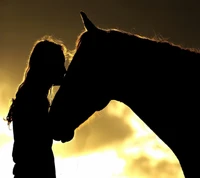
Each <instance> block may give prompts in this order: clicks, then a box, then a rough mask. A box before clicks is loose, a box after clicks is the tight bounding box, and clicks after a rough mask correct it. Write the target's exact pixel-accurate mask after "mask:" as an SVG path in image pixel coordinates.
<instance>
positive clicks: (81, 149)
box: [54, 102, 134, 157]
mask: <svg viewBox="0 0 200 178" xmlns="http://www.w3.org/2000/svg"><path fill="white" fill-rule="evenodd" d="M114 105H115V102H111V103H110V104H109V105H108V106H107V107H106V108H104V109H103V110H102V111H101V112H99V113H98V114H95V118H93V119H91V120H90V121H88V122H87V123H86V124H83V126H81V128H80V129H78V130H77V131H76V134H75V137H74V139H73V140H72V141H70V142H68V143H65V144H64V145H63V146H61V144H55V145H54V150H55V154H56V155H62V156H64V157H65V156H70V155H74V154H84V153H86V152H87V153H89V152H94V151H98V150H101V149H105V148H108V147H112V148H113V147H115V146H116V145H118V144H123V142H124V141H125V140H126V139H128V138H129V137H130V136H132V135H133V134H134V131H133V129H132V127H131V126H130V125H129V124H128V123H127V122H126V120H125V118H123V117H122V116H120V115H116V114H113V113H111V112H109V109H110V107H112V106H114ZM127 110H128V107H124V108H123V113H124V114H126V112H127ZM61 147H62V148H61Z"/></svg>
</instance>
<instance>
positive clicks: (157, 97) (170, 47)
mask: <svg viewBox="0 0 200 178" xmlns="http://www.w3.org/2000/svg"><path fill="white" fill-rule="evenodd" d="M81 16H82V20H83V23H84V27H85V31H84V32H83V33H81V34H80V36H79V37H78V39H77V43H76V51H75V54H74V56H73V59H72V61H71V63H70V65H69V68H68V71H67V75H66V76H65V78H64V81H63V83H62V85H61V87H60V88H59V90H58V92H57V93H56V95H55V97H54V100H53V102H52V106H51V109H50V112H49V117H50V121H51V123H52V125H53V129H54V132H53V138H54V139H55V140H57V141H62V142H66V141H69V140H71V139H72V138H73V136H74V130H75V129H76V128H78V127H79V126H80V125H81V124H82V123H84V122H85V121H86V120H87V119H88V118H89V117H90V116H91V115H92V114H93V113H94V112H95V111H100V110H102V109H103V108H104V107H106V106H107V104H108V103H109V102H110V101H111V100H117V101H119V102H123V103H124V104H126V105H127V106H129V107H130V108H131V109H132V111H134V112H135V113H136V114H137V115H138V116H139V117H140V118H141V119H142V120H143V121H144V123H146V124H147V125H148V126H149V128H150V129H151V130H152V131H153V132H155V134H156V135H157V136H158V137H159V138H160V139H161V140H162V141H164V143H166V144H167V145H168V146H169V147H170V148H171V150H172V151H173V152H174V153H175V155H176V156H177V158H178V160H179V162H180V164H181V167H182V169H183V172H184V175H185V177H186V178H191V177H196V175H198V169H197V168H196V169H195V164H196V163H194V159H195V157H197V156H199V153H198V152H199V146H198V144H196V143H195V142H196V141H197V139H198V137H199V136H198V125H199V124H198V123H197V122H198V119H199V118H200V117H199V104H198V102H199V100H200V95H199V93H200V92H199V91H200V87H199V82H198V81H199V74H200V70H199V60H200V53H199V52H198V51H195V50H192V49H186V48H182V47H180V46H177V45H174V44H172V43H170V42H167V41H164V40H156V39H149V38H146V37H141V36H139V35H136V34H131V33H128V32H124V31H121V30H117V29H106V30H104V29H101V28H98V27H96V26H95V25H94V24H93V23H92V22H91V21H90V20H89V19H88V18H87V16H86V14H85V13H83V12H81Z"/></svg>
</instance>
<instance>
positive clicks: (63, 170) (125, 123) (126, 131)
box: [0, 86, 184, 178]
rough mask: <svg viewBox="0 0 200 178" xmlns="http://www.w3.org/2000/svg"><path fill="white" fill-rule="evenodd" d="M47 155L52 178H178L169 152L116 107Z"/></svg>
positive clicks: (4, 171)
mask: <svg viewBox="0 0 200 178" xmlns="http://www.w3.org/2000/svg"><path fill="white" fill-rule="evenodd" d="M7 87H8V86H7ZM4 90H5V91H4V92H3V91H2V90H1V92H0V97H2V95H5V94H6V86H5V89H4ZM8 91H9V90H8ZM0 104H1V106H2V103H1V101H0ZM5 108H6V107H1V109H0V113H1V114H0V167H1V171H0V177H4V178H11V177H12V168H13V162H12V157H11V152H12V144H13V138H12V130H9V129H8V127H7V125H6V123H5V122H4V121H3V120H2V117H3V116H5V114H6V109H5ZM11 128H12V127H11ZM53 151H54V154H55V162H56V169H57V178H66V177H70V178H82V177H87V178H93V177H95V178H155V177H159V178H184V176H183V173H182V170H181V168H180V165H179V162H178V160H177V158H176V157H175V155H174V154H173V153H172V151H171V150H170V149H169V148H168V147H167V146H166V145H165V144H164V143H163V142H162V141H161V140H160V139H159V138H158V137H157V136H156V135H155V134H154V133H153V132H152V131H151V130H150V129H149V128H148V127H147V126H146V125H145V124H144V123H143V122H142V121H141V120H140V119H139V118H138V117H137V116H136V115H135V114H134V113H133V112H132V111H131V110H130V109H129V108H128V107H127V106H125V105H124V104H123V103H120V102H117V101H111V102H110V104H109V105H108V106H107V107H106V108H104V109H103V110H102V111H100V112H98V113H96V114H95V115H94V117H91V118H90V119H89V121H88V122H86V123H85V124H83V126H81V127H80V129H78V130H77V131H76V134H75V138H74V139H73V140H72V141H70V142H68V143H65V144H62V143H60V142H54V145H53Z"/></svg>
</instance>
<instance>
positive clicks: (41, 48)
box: [7, 36, 66, 178]
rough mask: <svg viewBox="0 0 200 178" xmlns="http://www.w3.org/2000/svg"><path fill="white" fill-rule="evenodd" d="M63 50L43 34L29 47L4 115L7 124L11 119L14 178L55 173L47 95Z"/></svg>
mask: <svg viewBox="0 0 200 178" xmlns="http://www.w3.org/2000/svg"><path fill="white" fill-rule="evenodd" d="M65 50H66V48H65V46H64V45H63V44H62V43H60V42H59V41H57V40H55V39H53V38H51V37H48V36H45V37H43V38H42V39H41V40H38V41H37V42H36V43H35V45H34V47H33V49H32V51H31V54H30V58H29V61H28V65H27V68H26V69H25V73H24V79H23V81H22V83H21V84H20V85H19V87H18V90H17V92H16V97H15V99H13V100H12V104H11V106H10V110H9V113H8V116H7V121H8V124H10V123H11V122H13V134H14V145H13V152H12V156H13V161H14V163H15V165H14V168H13V174H14V177H15V178H25V177H26V178H27V177H28V178H55V177H56V171H55V163H54V155H53V152H52V149H51V147H52V143H53V139H52V136H51V132H50V129H49V128H50V127H49V122H48V110H49V105H50V103H49V100H48V98H47V96H48V93H49V90H50V88H51V87H52V86H53V85H59V84H60V83H61V81H62V79H63V77H64V74H65V73H66V69H65V65H64V63H65Z"/></svg>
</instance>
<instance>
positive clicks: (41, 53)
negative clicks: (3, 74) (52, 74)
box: [4, 36, 67, 125]
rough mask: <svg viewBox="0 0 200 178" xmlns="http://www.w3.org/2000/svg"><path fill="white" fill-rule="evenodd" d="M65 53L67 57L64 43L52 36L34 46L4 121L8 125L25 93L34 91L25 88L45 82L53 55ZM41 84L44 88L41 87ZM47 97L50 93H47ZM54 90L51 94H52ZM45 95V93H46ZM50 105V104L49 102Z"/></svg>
mask: <svg viewBox="0 0 200 178" xmlns="http://www.w3.org/2000/svg"><path fill="white" fill-rule="evenodd" d="M59 53H63V54H64V56H66V55H67V49H66V47H65V45H64V44H63V43H62V41H60V40H57V39H53V38H52V37H51V36H44V37H42V38H41V39H39V40H37V41H36V42H35V44H34V45H33V48H32V50H31V52H30V55H29V59H28V62H27V67H26V68H25V71H24V75H23V79H22V82H21V83H20V85H19V86H18V88H17V92H16V96H15V98H12V100H11V105H10V108H9V111H8V115H7V117H6V118H5V119H4V120H6V121H7V123H8V125H10V123H11V122H12V121H13V119H14V112H15V106H16V103H18V102H19V103H20V100H21V98H23V97H21V95H24V92H25V93H26V92H27V93H28V92H29V91H28V90H33V88H32V87H24V86H26V85H29V84H31V85H34V84H36V83H35V82H37V81H38V79H39V78H40V79H41V78H42V79H44V80H46V79H47V77H48V72H49V71H48V60H49V59H52V55H54V56H56V55H55V54H59ZM41 84H42V85H43V86H41ZM44 84H45V82H41V83H40V87H45V86H44ZM46 92H47V95H48V92H49V91H46ZM52 92H53V91H52V88H51V90H50V93H51V94H52ZM44 94H45V93H44ZM48 104H49V102H48Z"/></svg>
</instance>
